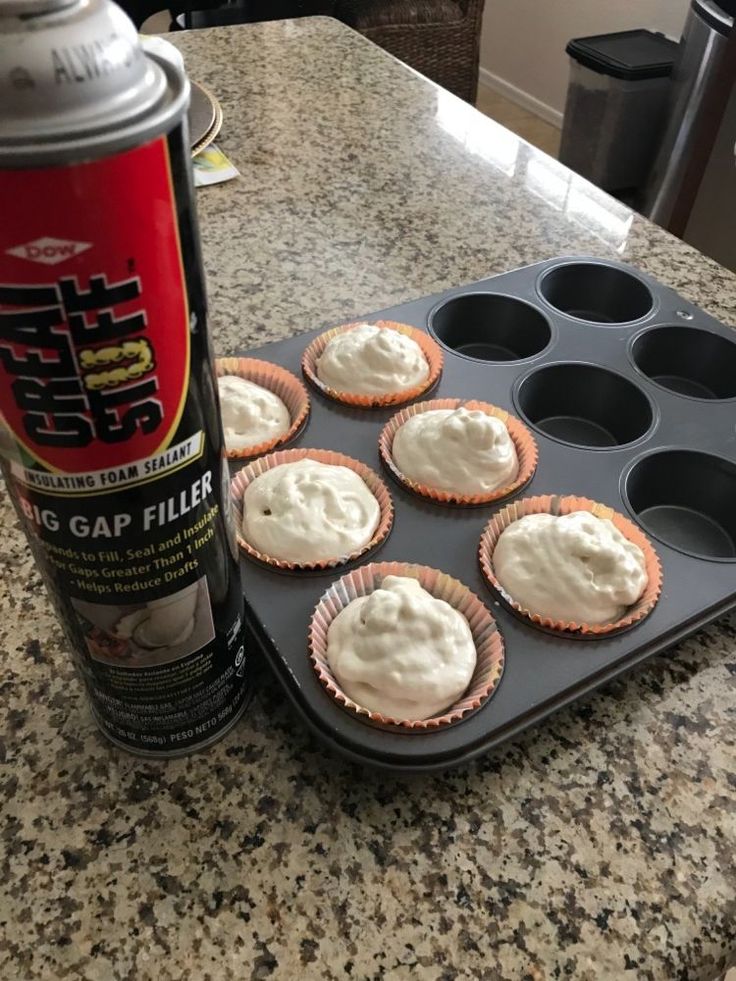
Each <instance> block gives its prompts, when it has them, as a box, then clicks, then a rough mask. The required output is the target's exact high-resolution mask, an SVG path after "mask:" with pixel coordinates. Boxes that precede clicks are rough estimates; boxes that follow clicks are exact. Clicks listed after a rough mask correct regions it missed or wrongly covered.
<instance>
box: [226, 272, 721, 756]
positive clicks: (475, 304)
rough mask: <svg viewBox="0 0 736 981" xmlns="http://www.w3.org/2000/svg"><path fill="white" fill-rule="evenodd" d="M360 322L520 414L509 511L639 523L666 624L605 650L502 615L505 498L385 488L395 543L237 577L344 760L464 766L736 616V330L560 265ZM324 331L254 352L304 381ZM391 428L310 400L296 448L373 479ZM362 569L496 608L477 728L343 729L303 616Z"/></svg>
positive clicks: (647, 289) (295, 692) (646, 287)
mask: <svg viewBox="0 0 736 981" xmlns="http://www.w3.org/2000/svg"><path fill="white" fill-rule="evenodd" d="M362 319H365V320H368V321H375V320H378V319H385V320H394V321H400V322H403V323H406V324H410V325H413V326H415V327H417V328H419V329H420V330H425V331H428V333H429V334H430V335H431V336H433V337H434V338H435V339H436V340H438V341H439V343H440V344H441V345H442V347H443V351H444V356H445V357H444V368H443V372H442V375H441V377H440V380H439V384H438V385H437V386H436V388H435V389H434V390H433V391H432V393H431V394H429V393H426V394H425V395H424V396H423V398H451V397H457V396H460V397H465V398H468V399H473V398H475V399H481V400H483V401H486V402H491V403H493V404H494V405H497V406H500V407H502V408H505V409H507V410H509V411H510V412H513V413H515V414H516V415H518V416H519V418H521V419H522V420H523V421H524V422H525V423H526V424H527V425H528V426H529V427H530V428H531V429H532V431H533V432H534V435H535V437H536V440H537V443H538V448H539V462H538V466H537V469H536V472H535V474H534V476H533V477H532V480H531V481H530V483H529V484H527V486H526V487H525V488H524V489H523V490H522V491H520V492H519V493H518V494H517V495H516V497H517V498H518V497H520V496H522V495H523V496H528V495H533V494H579V495H581V496H586V497H589V498H592V499H593V500H597V501H601V502H603V503H606V504H609V505H611V506H612V507H613V508H615V509H616V510H618V511H620V512H621V513H623V514H628V515H629V516H630V517H631V518H632V519H633V520H634V521H635V522H636V523H637V524H639V525H640V526H641V528H642V529H643V530H644V531H645V532H646V533H647V534H648V535H649V536H650V538H651V539H652V541H653V543H654V545H655V547H656V549H657V553H658V555H659V557H660V560H661V563H662V570H663V590H662V595H661V597H660V600H659V602H658V603H657V605H656V607H655V608H654V610H653V612H652V613H651V614H650V615H649V616H648V617H647V618H646V619H645V620H643V621H642V622H640V623H638V624H636V625H635V626H634V627H632V628H631V629H630V630H628V631H626V632H624V633H621V634H616V635H610V636H606V637H604V638H597V639H594V640H582V639H574V638H568V637H558V636H553V635H550V634H549V633H545V632H543V631H541V630H539V629H537V628H536V627H535V626H534V625H532V624H531V623H529V622H522V621H521V620H520V619H518V618H517V617H516V616H515V615H514V614H513V613H511V612H510V611H509V610H507V609H506V608H505V606H503V605H502V604H501V603H500V602H499V600H498V597H497V596H496V595H495V594H494V593H492V592H491V591H490V590H489V588H488V586H487V585H486V583H485V580H484V578H483V576H482V574H481V571H480V568H479V564H478V543H479V540H480V536H481V533H482V531H483V528H484V527H485V525H486V522H487V521H488V519H489V517H490V516H491V515H492V514H494V513H496V512H497V511H498V510H499V509H500V508H502V507H503V506H504V505H505V504H506V503H507V502H508V500H509V499H508V498H507V499H506V500H505V501H501V502H496V503H494V504H490V505H486V506H478V507H452V506H448V505H441V504H437V503H434V502H431V501H426V500H423V499H422V498H420V497H418V496H416V495H415V494H413V493H411V492H410V491H409V490H407V489H405V488H404V487H402V486H401V485H399V484H398V483H396V482H394V481H393V480H389V486H390V490H391V494H392V497H393V502H394V507H395V520H394V526H393V529H392V531H391V533H390V535H389V537H388V538H387V539H386V541H384V542H383V544H382V545H381V546H380V547H379V548H378V549H377V550H376V551H375V552H374V553H372V554H371V555H370V556H369V557H368V558H367V559H364V560H363V561H362V562H361V560H357V561H356V562H354V563H352V564H349V565H347V566H341V567H339V568H335V569H330V570H327V571H324V572H321V573H319V574H309V573H300V574H290V575H286V574H284V573H280V572H278V571H272V570H270V569H267V568H263V567H261V566H258V565H256V564H255V563H253V562H250V561H247V560H245V559H244V560H243V562H242V579H243V587H244V592H245V598H246V607H247V611H248V618H249V625H250V629H251V633H252V637H253V639H254V641H255V642H256V643H257V645H258V646H259V647H260V648H261V649H262V651H263V653H264V654H265V656H266V658H267V660H268V661H269V663H270V665H271V667H272V668H273V670H274V672H275V673H276V676H277V677H278V678H279V680H280V681H281V683H282V684H283V686H284V689H285V691H286V692H287V694H288V696H289V698H290V699H291V701H292V702H293V704H294V706H295V708H296V709H297V711H298V713H299V714H300V716H301V717H302V718H303V720H304V721H305V723H306V724H307V725H308V726H309V727H310V728H311V729H312V731H313V732H314V733H315V734H316V735H317V736H318V737H319V738H320V739H322V740H323V741H324V742H326V743H327V744H328V745H329V746H331V747H332V748H333V749H334V750H336V751H339V752H340V753H342V754H343V755H345V756H347V757H349V758H351V759H353V760H355V761H357V762H361V763H367V764H371V765H374V766H379V767H383V768H385V769H387V770H392V771H395V772H415V771H432V770H440V769H445V768H448V767H450V766H454V765H457V764H460V763H462V762H465V761H467V760H470V759H472V758H473V757H475V756H478V755H480V754H482V753H485V752H487V751H488V750H490V749H492V748H493V747H495V746H498V745H500V744H501V743H503V742H504V741H506V740H508V739H511V738H513V737H514V736H516V735H518V734H519V733H521V732H522V731H523V730H525V729H527V728H528V727H529V726H532V725H534V724H536V723H538V722H540V721H541V720H542V719H544V718H545V717H546V716H548V715H550V714H551V713H552V712H554V711H555V710H556V709H558V708H561V707H562V706H564V705H567V704H569V703H570V702H572V701H574V700H576V699H578V698H581V697H583V696H585V695H587V694H588V693H589V692H591V691H593V690H594V689H596V688H598V687H599V686H600V685H602V684H604V683H605V682H607V681H609V680H611V679H612V678H615V677H616V676H617V675H619V674H621V673H623V672H624V671H626V670H628V669H629V668H631V667H633V666H634V665H636V664H639V663H641V662H642V661H644V660H646V659H647V658H648V657H651V656H652V655H654V654H656V653H658V652H660V651H662V650H664V649H666V648H667V647H669V646H670V645H672V644H674V643H675V642H676V641H678V640H681V639H682V638H683V637H685V636H687V635H688V634H690V633H693V632H694V631H695V630H697V629H698V628H699V627H701V626H703V625H704V624H705V623H708V622H709V621H711V620H713V619H715V618H716V617H718V616H720V615H721V614H723V613H724V612H726V611H727V610H729V609H731V608H732V607H734V606H736V507H734V502H735V501H736V332H734V331H733V330H732V329H730V328H729V327H725V326H724V325H722V324H720V323H718V322H717V321H716V320H714V319H713V318H712V317H710V316H708V315H707V314H706V313H704V312H703V311H701V310H699V309H698V308H697V307H694V306H693V305H692V304H691V303H689V302H688V301H687V300H685V299H683V298H682V297H680V296H679V295H678V294H677V293H675V292H674V291H673V290H671V289H669V288H667V287H665V286H662V285H661V284H659V283H657V282H656V281H655V280H653V279H652V278H651V277H649V276H647V275H645V274H644V273H642V272H640V271H638V270H635V269H633V268H631V267H628V266H625V265H623V264H620V263H613V262H606V261H601V260H598V259H592V258H586V257H574V258H563V259H552V260H549V261H546V262H542V263H539V264H536V265H532V266H527V267H524V268H521V269H517V270H514V271H512V272H508V273H504V274H503V275H500V276H495V277H493V278H491V279H486V280H482V281H480V282H478V283H473V284H472V285H469V286H464V287H460V288H456V289H451V290H448V291H446V292H445V293H442V294H439V295H435V296H429V297H424V298H422V299H419V300H415V301H413V302H410V303H405V304H402V305H400V306H396V307H391V308H389V309H387V310H381V311H378V312H376V313H373V314H369V315H367V316H366V317H365V318H362ZM324 329H325V328H324V327H323V328H321V330H324ZM321 330H320V331H313V332H311V333H309V334H303V335H301V336H299V337H295V338H291V339H289V340H286V341H279V342H277V343H274V344H269V345H267V346H265V347H262V348H259V349H258V350H257V351H249V352H247V353H248V355H249V356H250V355H252V356H256V357H261V358H264V359H266V360H269V361H273V362H275V363H277V364H280V365H283V366H284V367H286V368H288V369H290V370H291V371H293V372H295V373H299V365H300V361H301V357H302V353H303V351H304V349H305V347H306V346H307V344H309V342H310V341H311V340H312V339H313V338H314V337H315V336H317V334H319V333H320V332H321ZM395 411H397V410H396V408H395V407H390V408H387V409H378V410H376V409H371V410H366V409H357V408H351V407H349V406H346V405H341V404H338V403H337V402H334V401H331V400H329V399H327V398H325V397H324V396H322V395H321V394H317V393H315V394H314V396H313V398H312V406H311V412H310V417H309V419H308V421H307V424H306V426H305V428H304V430H303V431H302V432H301V434H300V436H299V437H298V439H297V440H296V445H298V446H303V447H313V448H320V449H330V450H337V451H339V452H342V453H347V454H349V455H350V456H352V457H355V458H357V459H359V460H362V461H363V462H364V463H366V464H368V465H369V466H370V467H372V468H374V469H376V470H379V469H380V468H381V464H380V463H379V453H378V440H379V435H380V433H381V430H382V428H383V427H384V425H385V424H386V422H387V421H388V420H389V419H390V418H391V416H392V415H393V414H394V412H395ZM292 445H294V444H292ZM233 469H235V468H233ZM384 473H386V471H385V470H384ZM365 561H371V562H377V561H380V562H385V561H400V562H414V563H419V564H422V565H427V566H431V567H434V568H438V569H441V570H443V571H444V572H447V573H449V574H450V575H452V576H455V577H456V578H457V579H459V580H460V581H461V582H462V583H464V584H465V585H466V586H468V587H469V588H470V589H471V590H473V592H475V593H476V594H477V595H478V596H479V597H481V599H483V600H484V602H485V603H486V604H487V606H488V608H489V610H490V611H491V613H492V614H493V616H494V617H495V618H496V620H497V623H498V626H499V628H500V630H501V633H502V635H503V639H504V644H505V649H506V666H505V671H504V675H503V678H502V680H501V683H500V685H499V687H498V689H497V691H496V692H495V694H494V695H493V697H492V698H490V699H489V700H488V701H487V702H486V703H485V704H484V705H482V707H481V708H480V709H479V710H478V711H477V712H476V713H474V714H473V715H471V716H470V717H468V718H466V719H464V720H462V721H460V722H458V723H456V724H454V725H451V726H447V727H444V728H443V729H441V730H437V731H434V732H394V731H387V730H385V729H380V728H377V727H375V726H374V725H372V724H371V723H369V722H367V721H363V720H362V719H361V718H360V717H357V716H354V715H350V714H348V713H347V712H346V711H345V710H344V709H343V708H341V707H340V706H339V705H338V704H337V703H336V702H335V701H334V699H332V698H331V696H330V695H329V694H328V693H327V692H326V691H325V690H324V689H323V687H322V686H321V684H320V682H319V680H318V678H317V676H316V674H315V671H314V669H313V667H312V665H311V663H310V659H309V656H308V646H307V632H308V629H309V623H310V618H311V615H312V612H313V610H314V608H315V606H316V605H317V603H318V601H319V599H320V597H321V596H322V595H323V594H324V593H325V591H326V590H327V589H328V588H329V586H330V585H331V584H332V583H333V582H334V581H335V580H337V579H339V578H340V577H341V576H342V575H344V574H345V573H346V572H347V571H349V570H350V569H351V568H356V567H357V566H359V565H361V564H363V563H364V562H365Z"/></svg>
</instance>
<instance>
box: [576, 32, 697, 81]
mask: <svg viewBox="0 0 736 981" xmlns="http://www.w3.org/2000/svg"><path fill="white" fill-rule="evenodd" d="M677 47H678V45H677V42H676V41H671V40H670V39H669V38H668V37H665V36H664V34H657V33H655V32H654V31H646V30H643V29H639V30H635V31H621V32H620V33H617V34H596V35H594V36H592V37H578V38H573V39H572V40H571V41H569V42H568V45H567V48H566V49H565V50H566V51H567V53H568V54H569V55H570V57H571V58H574V59H575V61H577V62H579V63H580V64H581V65H585V67H586V68H591V69H592V70H593V71H594V72H598V73H599V74H601V75H610V76H611V77H612V78H624V79H634V80H638V79H645V78H665V77H666V76H668V75H670V74H671V72H672V65H673V63H674V60H675V54H676V52H677Z"/></svg>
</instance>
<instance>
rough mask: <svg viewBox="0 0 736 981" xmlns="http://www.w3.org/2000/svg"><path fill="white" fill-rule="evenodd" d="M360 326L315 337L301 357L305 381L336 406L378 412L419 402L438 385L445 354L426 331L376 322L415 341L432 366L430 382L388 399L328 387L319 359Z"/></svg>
mask: <svg viewBox="0 0 736 981" xmlns="http://www.w3.org/2000/svg"><path fill="white" fill-rule="evenodd" d="M362 322H363V321H361V323H362ZM357 326H358V323H357V322H356V323H352V324H342V325H341V326H340V327H333V328H332V329H331V330H327V331H325V333H324V334H320V335H319V337H315V339H314V340H313V341H312V343H311V344H310V345H309V347H308V348H307V349H306V351H305V352H304V354H303V355H302V371H303V372H304V375H305V377H306V378H307V380H308V381H309V382H310V383H311V384H312V385H314V387H315V388H316V389H318V391H320V392H322V394H323V395H326V396H327V397H328V398H330V399H334V400H335V401H336V402H342V403H344V404H345V405H354V406H357V407H358V408H362V409H379V408H385V407H386V406H389V405H401V404H402V402H411V401H412V399H415V398H418V397H419V396H420V395H422V394H423V393H424V392H428V391H429V390H430V389H431V388H433V387H434V386H435V385H436V384H437V382H438V381H439V377H440V374H441V373H442V350H441V348H440V347H439V345H438V344H435V342H434V341H433V340H432V338H431V337H430V336H429V335H428V334H425V333H424V331H421V330H417V328H416V327H410V326H409V325H408V324H399V323H396V322H395V321H393V320H376V321H375V326H376V327H383V328H385V329H388V330H396V331H398V332H399V333H400V334H406V336H407V337H410V338H411V339H412V340H413V341H416V343H417V344H418V345H419V347H420V348H421V349H422V354H423V355H424V357H425V358H426V359H427V364H428V365H429V375H428V376H427V378H425V379H424V381H423V382H421V383H420V384H419V385H414V386H413V387H412V388H405V389H402V390H401V391H399V392H391V393H389V394H387V395H357V394H354V393H352V392H338V391H336V390H335V389H334V388H330V386H329V385H325V383H324V382H323V381H322V380H321V379H320V378H319V377H318V375H317V361H318V359H319V358H320V357H321V355H322V352H323V351H324V349H325V348H326V347H327V344H328V343H329V342H330V341H331V340H332V338H333V337H336V336H337V335H338V334H344V333H345V332H346V331H349V330H353V329H354V328H355V327H357Z"/></svg>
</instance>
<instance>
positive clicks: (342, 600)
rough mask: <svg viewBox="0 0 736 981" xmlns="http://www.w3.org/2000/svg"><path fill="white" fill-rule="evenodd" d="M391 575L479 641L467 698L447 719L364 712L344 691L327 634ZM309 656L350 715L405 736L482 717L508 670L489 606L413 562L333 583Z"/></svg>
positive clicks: (371, 568) (368, 569) (312, 631)
mask: <svg viewBox="0 0 736 981" xmlns="http://www.w3.org/2000/svg"><path fill="white" fill-rule="evenodd" d="M386 576H407V577H409V578H412V579H417V580H418V581H419V584H420V585H421V586H422V587H423V588H424V589H426V590H427V592H428V593H430V594H431V595H432V596H434V597H435V598H437V599H441V600H444V601H445V602H446V603H449V604H450V606H452V607H453V609H455V610H457V611H458V612H459V613H462V615H463V616H464V617H465V619H466V620H467V621H468V625H469V627H470V632H471V634H472V636H473V643H474V644H475V650H476V655H477V660H476V664H475V670H474V672H473V677H472V678H471V679H470V684H469V685H468V688H467V690H466V692H465V694H464V695H463V696H462V698H460V699H458V701H457V702H455V704H454V705H451V706H450V707H449V708H448V709H447V710H446V711H445V712H443V713H442V715H438V716H434V717H433V718H431V719H394V718H392V717H390V716H385V715H382V714H381V713H380V712H375V711H372V710H371V709H367V708H364V707H363V706H362V705H358V704H357V702H354V701H353V700H352V699H351V698H350V697H349V696H348V695H346V694H345V692H344V691H343V690H342V689H341V688H340V685H339V683H338V682H337V679H336V678H335V676H334V675H333V673H332V669H331V668H330V664H329V661H328V660H327V632H328V630H329V629H330V624H331V623H332V621H333V620H334V619H335V617H336V616H337V615H338V613H339V612H340V611H341V610H344V609H345V607H346V606H347V605H348V604H349V603H352V601H353V600H354V599H358V597H360V596H368V595H369V594H370V593H372V592H374V591H375V590H376V589H378V588H379V587H380V585H381V583H382V582H383V580H384V579H385V578H386ZM308 640H309V656H310V659H311V662H312V666H313V667H314V670H315V672H316V674H317V677H318V678H319V680H320V682H321V684H322V685H323V686H324V688H325V690H326V691H327V693H328V694H329V695H331V696H332V698H334V699H335V701H336V702H337V703H338V705H340V706H341V707H342V708H343V709H345V711H347V712H350V713H351V714H353V715H356V716H358V717H360V718H361V719H363V720H365V721H368V722H371V723H373V724H375V725H378V726H387V727H392V728H398V730H399V731H401V732H406V733H412V732H418V733H426V732H428V731H429V732H431V731H433V730H437V729H441V728H445V727H446V726H449V725H453V724H454V723H456V722H460V721H462V720H463V719H465V718H467V717H468V716H469V715H472V714H473V713H474V712H476V711H477V710H478V709H479V708H480V707H481V706H482V705H484V704H485V702H487V701H488V699H489V698H490V697H491V695H493V693H494V692H495V691H496V689H497V688H498V684H499V682H500V681H501V676H502V674H503V669H504V665H505V653H504V643H503V637H502V636H501V633H500V631H499V629H498V626H497V624H496V621H495V620H494V619H493V617H492V616H491V614H490V613H489V611H488V609H487V607H486V606H485V604H484V603H483V602H482V601H481V600H480V599H479V598H478V597H477V596H476V595H475V593H473V592H471V591H470V590H469V589H468V587H467V586H465V585H463V583H461V582H459V580H457V579H454V578H453V577H452V576H449V575H448V574H447V573H446V572H440V570H439V569H432V568H430V567H429V566H426V565H414V564H412V563H409V562H374V563H371V564H369V565H363V566H360V567H359V568H358V569H353V571H352V572H348V573H347V574H346V575H344V576H343V577H342V579H338V580H337V582H335V583H333V584H332V585H331V586H330V588H329V589H328V590H327V592H326V593H325V594H324V595H323V596H322V598H321V599H320V601H319V603H318V604H317V606H316V608H315V610H314V613H313V614H312V619H311V622H310V624H309V635H308Z"/></svg>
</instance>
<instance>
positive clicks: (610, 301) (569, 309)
mask: <svg viewBox="0 0 736 981" xmlns="http://www.w3.org/2000/svg"><path fill="white" fill-rule="evenodd" d="M539 292H540V294H541V295H542V297H544V299H545V300H546V301H547V303H549V305H550V306H551V307H554V308H555V310H559V311H560V313H564V314H567V316H568V317H573V318H574V319H575V320H585V321H588V322H589V323H596V324H626V323H631V322H632V321H634V320H640V319H641V318H642V317H645V316H646V315H647V314H648V313H649V312H650V310H651V309H652V307H653V306H654V300H653V299H652V294H651V292H650V290H649V287H648V286H646V284H645V283H643V282H642V281H641V280H640V279H639V278H638V277H637V276H635V275H634V274H633V273H630V272H627V271H626V270H624V269H619V268H618V267H617V266H609V265H606V264H604V263H598V262H567V263H565V264H564V265H560V266H554V267H553V268H552V269H550V270H549V271H548V272H546V273H544V275H543V276H542V279H541V281H540V283H539Z"/></svg>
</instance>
